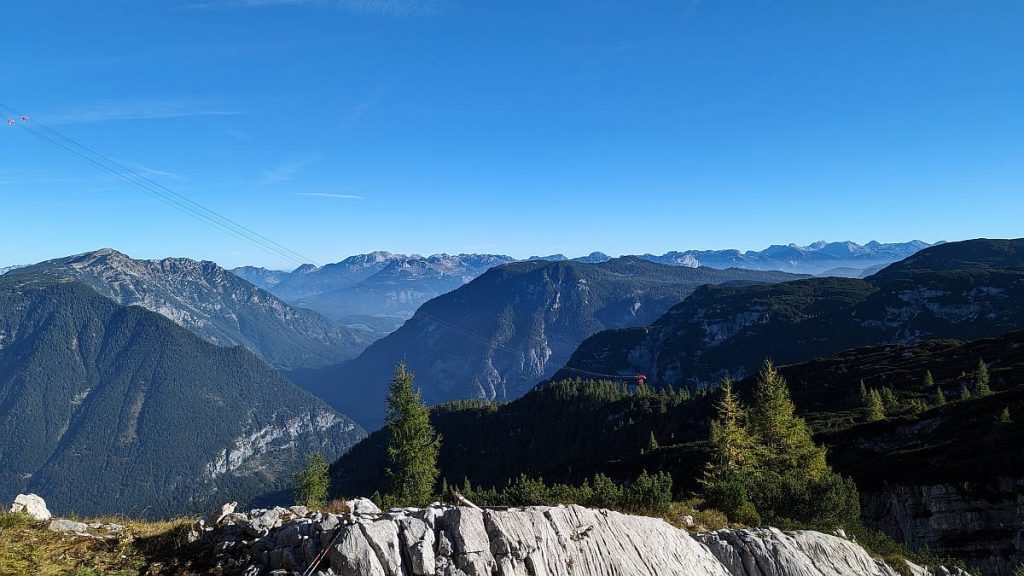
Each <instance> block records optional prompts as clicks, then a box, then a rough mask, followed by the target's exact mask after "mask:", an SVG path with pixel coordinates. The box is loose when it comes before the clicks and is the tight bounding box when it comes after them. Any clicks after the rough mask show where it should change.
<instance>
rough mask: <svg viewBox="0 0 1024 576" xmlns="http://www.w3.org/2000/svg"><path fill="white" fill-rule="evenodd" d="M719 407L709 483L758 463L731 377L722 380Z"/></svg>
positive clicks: (712, 433) (714, 427)
mask: <svg viewBox="0 0 1024 576" xmlns="http://www.w3.org/2000/svg"><path fill="white" fill-rule="evenodd" d="M715 410H716V412H717V417H716V418H715V420H714V421H712V422H711V446H712V452H713V455H712V458H711V461H710V462H708V465H707V468H706V469H705V474H704V476H705V480H704V481H705V483H713V482H717V481H724V480H727V479H730V478H734V477H736V476H739V475H743V474H746V473H748V472H749V471H750V470H751V469H752V468H753V466H754V453H753V452H754V440H753V439H752V438H751V437H750V434H748V433H747V428H746V410H744V409H743V405H742V404H740V400H739V398H737V397H736V393H735V391H734V390H733V387H732V381H731V380H729V379H728V378H726V379H725V380H722V385H721V398H719V400H718V403H717V404H716V405H715Z"/></svg>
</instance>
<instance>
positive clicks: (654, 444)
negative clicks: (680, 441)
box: [647, 430, 658, 450]
mask: <svg viewBox="0 0 1024 576" xmlns="http://www.w3.org/2000/svg"><path fill="white" fill-rule="evenodd" d="M657 448H658V439H657V438H655V437H654V431H653V430H652V431H651V437H650V438H649V439H648V440H647V449H648V450H656V449H657Z"/></svg>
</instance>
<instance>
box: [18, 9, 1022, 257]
mask: <svg viewBox="0 0 1024 576" xmlns="http://www.w3.org/2000/svg"><path fill="white" fill-rule="evenodd" d="M22 4H23V6H21V7H19V8H18V10H8V11H6V12H5V16H6V26H5V30H4V34H3V36H2V37H0V54H3V55H4V56H5V58H4V59H3V65H2V67H0V102H2V103H3V104H5V105H8V106H13V107H15V108H16V109H17V110H18V112H19V113H23V114H28V115H29V116H30V117H31V118H32V120H31V121H30V122H42V123H44V124H45V125H48V126H49V127H51V128H53V129H55V130H57V131H59V132H60V133H62V134H64V135H67V136H69V137H71V138H73V139H75V140H77V141H79V142H82V143H84V144H87V145H88V146H90V147H91V148H93V149H95V150H97V151H101V152H103V153H104V154H105V155H106V156H108V157H110V158H112V159H115V160H117V161H119V162H121V163H123V164H125V165H129V166H131V167H133V169H134V170H136V171H138V172H139V173H141V174H144V175H146V176H147V177H149V178H151V179H153V180H154V181H157V182H159V183H160V184H162V185H164V186H167V187H168V188H171V189H173V190H175V191H177V192H178V193H180V194H182V195H185V196H187V197H189V198H191V199H193V200H195V201H198V202H201V203H202V204H203V205H205V206H208V207H209V208H211V209H213V210H215V211H217V212H218V213H221V214H223V215H225V216H228V217H230V218H232V219H233V220H235V221H237V222H240V223H242V224H244V225H246V226H248V227H249V228H251V229H253V230H257V231H259V232H260V233H261V234H263V235H265V236H268V237H270V238H272V239H274V240H276V241H277V242H279V243H281V244H283V245H285V246H287V247H289V248H290V249H292V250H294V251H296V252H299V253H301V254H303V255H305V256H308V257H309V258H310V259H312V260H314V261H316V262H320V263H322V262H326V261H336V260H338V259H340V258H341V257H343V256H345V255H348V254H353V253H358V252H365V251H369V250H374V249H386V250H392V251H402V252H420V253H433V252H442V251H445V252H498V253H507V254H511V255H513V256H520V257H525V256H529V255H532V254H542V253H543V254H547V253H553V252H564V253H567V254H570V255H578V254H582V253H588V252H590V251H592V250H602V251H605V252H608V253H610V254H621V253H642V252H656V253H661V252H664V251H667V250H671V249H688V248H725V247H736V248H741V249H759V248H763V247H765V246H767V245H769V244H773V243H789V242H796V243H801V244H806V243H810V242H812V241H815V240H819V239H827V240H854V241H860V242H865V241H867V240H871V239H877V240H880V241H902V240H909V239H921V240H926V241H934V240H939V239H946V240H955V239H961V238H969V237H977V236H988V237H1017V236H1022V235H1024V234H1022V225H1021V215H1022V214H1024V199H1022V198H1024V194H1021V185H1022V183H1024V136H1022V135H1024V106H1022V104H1021V103H1022V102H1024V35H1022V34H1021V33H1020V31H1021V29H1022V28H1024V3H1021V2H1016V1H1007V2H991V1H984V0H970V1H960V2H952V1H944V0H935V1H929V2H921V1H919V0H917V1H900V0H889V1H881V0H878V1H874V0H865V1H852V0H851V1H828V2H823V1H821V0H808V1H800V2H798V1H784V0H779V1H754V0H751V1H739V0H736V1H733V0H720V1H711V0H683V1H673V2H657V1H650V2H646V1H645V2H637V1H609V0H588V1H558V0H546V1H540V2H534V1H517V2H494V1H487V0H476V1H472V2H469V1H461V0H408V1H406V0H321V1H313V0H310V1H303V0H205V1H204V0H196V1H190V0H175V1H160V2H157V1H154V0H124V1H116V2H113V1H112V2H100V1H97V2H87V3H86V2H53V1H49V0H39V1H35V2H32V3H22ZM5 115H7V116H10V114H9V113H5ZM2 128H4V129H5V130H3V131H2V132H0V158H2V161H0V195H2V196H0V202H2V204H0V206H2V210H0V214H2V216H0V218H2V219H0V222H2V224H0V266H2V265H5V264H12V263H20V262H32V261H38V260H40V259H44V258H49V257H56V256H60V255H65V254H70V253H76V252H82V251H85V250H89V249H94V248H98V247H102V246H111V247H115V248H118V249H120V250H123V251H125V252H127V253H129V254H130V255H132V256H136V257H160V256H168V255H174V256H190V257H196V258H207V259H213V260H216V261H218V262H221V263H223V264H226V265H238V264H243V263H252V264H260V265H270V266H275V267H285V268H288V267H294V265H295V263H294V262H291V261H289V260H287V259H283V258H280V257H278V256H275V255H274V254H270V253H268V252H266V251H263V250H261V249H259V248H257V247H254V246H252V245H250V244H247V243H245V242H243V241H241V240H239V239H237V238H234V237H232V236H228V235H225V234H224V233H222V232H221V231H219V230H217V229H214V228H212V227H210V226H208V225H206V224H205V223H203V222H201V221H198V220H196V219H193V218H190V217H189V216H188V215H186V214H183V213H181V212H179V211H176V210H175V209H173V208H171V207H169V206H167V205H166V204H164V203H162V202H160V201H159V200H157V199H156V198H154V197H153V196H151V195H148V194H147V193H146V192H144V191H141V190H139V189H137V188H134V187H132V186H129V185H126V184H124V183H122V182H120V181H118V180H117V179H116V178H114V177H112V176H110V175H108V174H105V173H102V172H100V171H99V170H97V169H96V168H94V167H93V166H90V165H87V164H85V163H83V162H81V161H80V160H78V159H76V158H74V157H72V156H70V155H68V154H66V153H64V152H62V151H60V150H57V149H55V148H54V147H52V146H51V145H50V144H49V143H47V142H46V141H44V140H42V139H40V138H38V137H36V136H35V135H33V134H32V133H31V132H29V131H27V130H26V129H24V128H23V127H9V126H2ZM36 129H37V130H40V128H39V127H38V126H37V127H36Z"/></svg>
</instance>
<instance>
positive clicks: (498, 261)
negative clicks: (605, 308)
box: [231, 240, 930, 323]
mask: <svg viewBox="0 0 1024 576" xmlns="http://www.w3.org/2000/svg"><path fill="white" fill-rule="evenodd" d="M928 246H930V245H929V244H927V243H925V242H920V241H916V240H915V241H912V242H902V243H891V244H882V243H879V242H874V241H872V242H868V243H867V244H864V245H860V244H857V243H855V242H824V241H821V242H815V243H813V244H811V245H809V246H798V245H796V244H790V245H787V246H771V247H769V248H766V249H765V250H761V251H753V250H748V251H745V252H741V251H739V250H687V251H684V252H678V251H673V252H667V253H665V254H662V255H660V256H659V255H655V254H643V255H640V256H637V257H638V258H641V259H643V260H647V261H649V262H654V263H656V264H664V265H667V266H684V267H690V268H696V267H699V266H705V267H709V268H716V269H720V270H721V269H727V268H745V269H749V270H779V271H786V272H793V273H800V274H823V275H835V276H847V277H861V276H863V275H866V274H867V273H868V272H869V271H873V270H875V269H877V268H880V267H882V266H885V265H888V264H891V263H893V262H895V261H897V260H900V259H902V258H905V257H907V256H909V255H911V254H914V253H915V252H917V251H918V250H921V249H923V248H926V247H928ZM612 259H613V258H612V257H611V256H609V255H607V254H605V253H603V252H592V253H591V254H589V255H587V256H580V257H577V258H569V257H567V256H565V255H563V254H552V255H550V256H532V257H530V258H528V259H527V260H526V261H547V262H566V261H572V262H582V263H585V264H599V263H602V262H607V261H609V260H612ZM515 261H516V259H515V258H512V257H511V256H504V255H496V254H458V255H448V254H435V255H432V256H420V255H418V254H411V255H405V254H392V253H390V252H384V251H378V252H371V253H368V254H358V255H355V256H350V257H348V258H345V259H344V260H342V261H340V262H336V263H333V264H327V265H324V266H322V267H316V266H313V265H310V264H306V265H303V266H300V267H299V268H296V269H295V270H293V271H291V272H285V271H280V270H269V269H266V268H259V267H254V266H243V267H239V268H235V269H233V270H231V271H232V272H233V273H235V274H237V275H238V276H240V277H242V278H244V279H245V280H247V281H249V282H252V283H253V284H255V285H257V286H259V287H260V288H263V289H265V290H269V291H270V292H272V293H274V294H275V295H277V296H278V297H280V298H282V299H283V300H285V301H287V302H289V303H292V304H296V305H298V306H303V307H306V308H310V309H312V310H316V311H318V312H320V313H321V314H324V315H325V316H327V317H329V318H331V319H334V320H339V321H342V322H343V323H347V322H346V318H347V317H349V316H353V315H362V316H366V315H369V316H395V317H399V318H403V319H404V318H410V317H411V316H412V315H413V313H414V312H415V311H416V308H417V307H418V306H419V305H421V304H423V303H424V302H426V301H427V300H429V299H431V298H433V297H436V296H439V295H441V294H444V293H446V292H450V291H451V290H454V289H455V288H458V287H459V286H461V285H462V284H465V283H467V282H469V281H470V280H472V279H473V278H476V277H477V276H479V275H480V274H483V273H484V272H486V271H487V270H488V269H490V268H493V267H494V266H500V265H502V264H508V263H511V262H515Z"/></svg>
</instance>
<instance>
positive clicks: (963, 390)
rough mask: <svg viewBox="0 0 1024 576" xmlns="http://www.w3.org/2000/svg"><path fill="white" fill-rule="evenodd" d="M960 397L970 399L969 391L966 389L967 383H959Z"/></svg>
mask: <svg viewBox="0 0 1024 576" xmlns="http://www.w3.org/2000/svg"><path fill="white" fill-rule="evenodd" d="M960 399H961V400H970V399H971V391H970V390H968V389H967V384H961V385H960Z"/></svg>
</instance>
